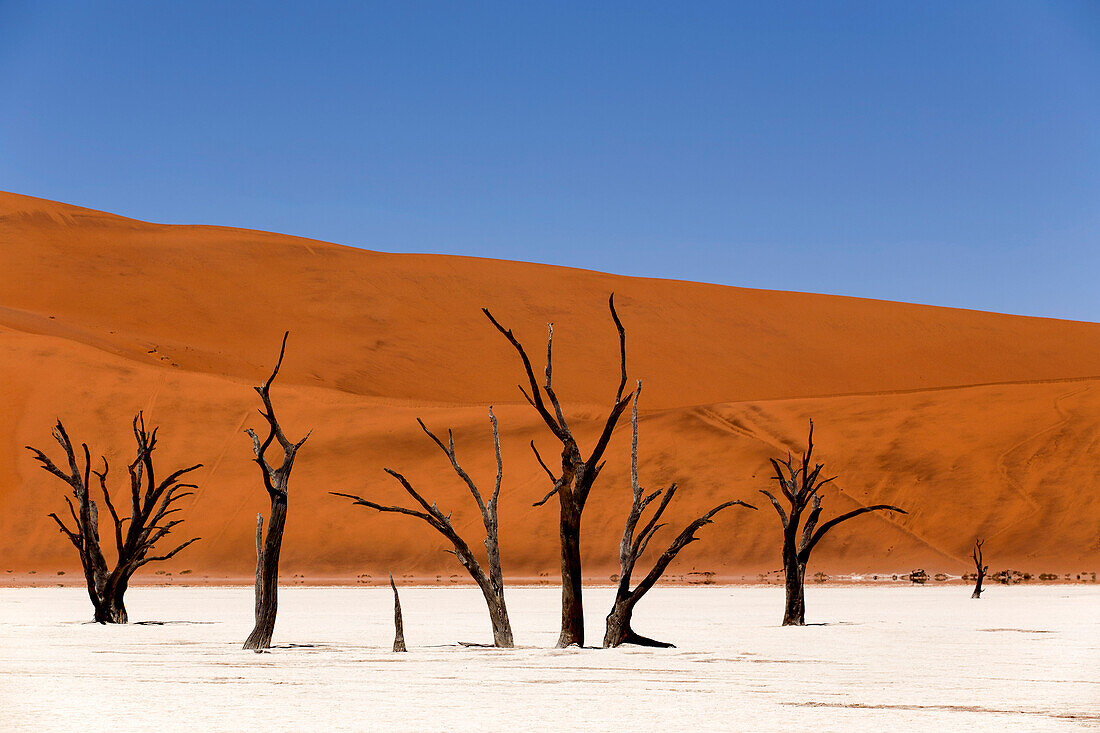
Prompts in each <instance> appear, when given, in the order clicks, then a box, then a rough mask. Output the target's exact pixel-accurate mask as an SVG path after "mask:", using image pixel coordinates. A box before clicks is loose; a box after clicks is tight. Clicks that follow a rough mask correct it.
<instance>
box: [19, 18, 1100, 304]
mask: <svg viewBox="0 0 1100 733" xmlns="http://www.w3.org/2000/svg"><path fill="white" fill-rule="evenodd" d="M314 5H317V6H319V7H314ZM277 8H278V9H277ZM0 189H3V190H8V191H15V192H18V193H25V194H29V195H33V196H41V197H44V198H50V199H56V200H60V201H65V202H68V203H74V204H80V205H83V206H89V207H92V208H96V209H103V210H107V211H111V212H114V213H119V214H124V215H127V216H133V217H137V218H140V219H146V220H151V221H158V222H170V223H202V224H224V225H230V226H240V227H248V228H256V229H267V230H274V231H279V232H287V233H291V234H300V235H304V236H310V237H314V238H317V239H324V240H329V241H334V242H339V243H342V244H348V245H353V246H359V247H367V248H370V249H378V250H385V251H392V252H443V253H454V254H467V255H477V256H483V257H497V258H506V259H515V260H530V261H536V262H548V263H553V264H562V265H572V266H577V267H585V268H592V269H597V270H604V271H609V272H616V273H623V274H630V275H646V276H654V277H666V278H680V279H688V280H703V281H709V282H717V283H723V284H730V285H742V286H749V287H761V288H774V289H780V290H802V291H812V292H825V293H837V294H843V295H858V296H865V297H872V298H884V299H890V300H903V301H910V302H919V303H932V304H936V305H950V306H960V307H965V308H977V309H982V310H994V311H1002V312H1009V313H1022V314H1028V315H1044V316H1054V317H1060V318H1074V319H1081V320H1092V321H1100V286H1098V284H1097V280H1098V278H1100V3H1096V2H1091V1H1088V2H1077V3H1074V2H1067V3H1040V2H1030V1H1029V2H1005V1H1003V0H997V1H996V2H960V3H953V2H927V3H926V2H906V3H901V2H884V1H881V0H876V1H874V2H858V3H857V2H845V3H824V2H822V3H805V2H798V3H792V4H790V5H783V4H776V3H755V2H754V3H745V4H740V5H739V4H733V3H714V4H708V3H674V2H667V3H648V2H629V3H622V4H616V3H576V4H572V3H562V2H546V3H539V4H535V3H517V2H509V3H499V4H496V3H459V2H441V3H417V2H392V3H348V4H340V3H317V4H313V3H300V4H298V5H296V6H294V8H291V9H286V8H281V7H278V4H276V3H255V4H248V3H223V2H195V1H193V0H192V1H189V2H163V3H158V2H131V3H112V2H91V1H88V2H63V1H51V2H33V3H32V2H17V1H14V0H0Z"/></svg>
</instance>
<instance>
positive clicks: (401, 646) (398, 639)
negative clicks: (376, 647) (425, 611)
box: [390, 573, 408, 652]
mask: <svg viewBox="0 0 1100 733" xmlns="http://www.w3.org/2000/svg"><path fill="white" fill-rule="evenodd" d="M390 587H391V588H393V650H394V651H395V652H407V651H408V649H406V648H405V620H404V619H403V618H402V617H401V599H400V598H399V597H398V596H397V585H396V584H395V583H394V582H393V573H390Z"/></svg>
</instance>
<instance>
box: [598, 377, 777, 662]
mask: <svg viewBox="0 0 1100 733" xmlns="http://www.w3.org/2000/svg"><path fill="white" fill-rule="evenodd" d="M641 393H642V383H641V382H638V383H637V387H636V388H635V390H634V402H633V404H632V405H631V409H630V427H631V441H630V486H631V488H632V489H633V492H634V501H633V503H631V505H630V513H629V514H627V517H626V526H625V528H624V529H623V539H622V542H621V543H620V544H619V585H618V588H617V589H616V591H615V602H614V604H613V605H612V607H611V613H609V614H607V631H606V633H605V634H604V637H603V645H604V647H615V646H619V645H620V644H638V645H640V646H655V647H671V646H673V645H672V644H669V643H667V642H663V641H655V640H653V639H649V638H647V637H645V636H642V635H641V634H638V633H636V632H635V631H634V630H633V629H632V628H631V626H630V619H631V616H633V614H634V606H635V605H637V603H638V601H640V600H641V598H642V596H644V595H645V594H646V593H647V592H648V591H649V589H650V588H652V587H653V586H654V584H656V582H657V581H658V580H660V578H661V575H662V574H663V573H664V572H665V569H666V568H668V566H669V563H671V562H672V561H673V559H675V557H676V555H678V554H679V552H680V550H682V549H684V548H685V547H687V546H688V545H689V544H690V543H692V542H694V541H696V540H697V539H699V538H698V537H696V536H695V533H696V532H697V531H699V529H700V528H702V527H703V526H704V525H707V524H710V523H712V522H713V521H714V520H713V517H714V515H716V514H717V513H718V512H720V511H722V510H723V509H727V508H729V507H731V506H743V507H747V508H748V509H756V507H754V506H752V505H751V504H746V503H745V502H743V501H727V502H725V503H723V504H719V505H718V506H716V507H714V508H713V509H711V510H710V511H708V512H707V513H706V514H704V515H703V516H701V517H699V518H698V519H696V520H695V521H693V522H692V523H691V524H689V525H688V526H686V527H684V529H683V531H681V532H680V534H678V535H677V536H676V539H675V540H673V541H672V544H671V545H669V547H668V549H667V550H665V551H664V552H663V553H661V556H660V557H659V558H657V562H656V563H654V565H653V569H652V570H650V571H649V573H648V574H647V575H646V576H645V578H643V579H642V581H641V582H640V583H638V585H637V586H635V587H634V588H633V589H631V587H630V578H631V575H632V574H633V573H634V566H635V564H636V563H637V562H638V558H640V557H641V556H642V554H643V553H644V552H645V550H646V546H647V545H648V544H649V541H650V540H651V539H652V538H653V535H654V534H656V533H657V530H659V529H660V528H661V527H664V526H665V525H664V524H658V522H660V520H661V516H662V515H663V514H664V512H665V509H667V508H668V505H669V504H670V503H672V497H673V496H674V495H675V494H676V484H675V483H673V484H672V485H671V486H669V487H668V488H667V489H658V490H657V491H654V492H653V493H652V494H648V495H646V494H645V491H644V490H643V489H642V487H641V486H640V485H639V484H638V396H639V395H640V394H641ZM657 499H660V500H661V503H660V504H658V505H657V510H656V511H655V512H654V513H653V516H651V517H650V518H649V521H648V522H646V524H645V526H644V527H643V528H642V531H641V532H639V533H638V534H637V535H635V531H636V529H637V527H638V522H639V521H641V518H642V513H643V512H644V511H645V509H646V507H648V506H649V505H650V504H651V503H653V502H654V501H656V500H657Z"/></svg>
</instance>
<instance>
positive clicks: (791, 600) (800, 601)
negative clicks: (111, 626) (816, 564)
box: [783, 552, 806, 626]
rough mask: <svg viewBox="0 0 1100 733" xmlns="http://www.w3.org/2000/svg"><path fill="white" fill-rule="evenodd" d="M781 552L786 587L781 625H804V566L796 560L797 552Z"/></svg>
mask: <svg viewBox="0 0 1100 733" xmlns="http://www.w3.org/2000/svg"><path fill="white" fill-rule="evenodd" d="M783 554H784V558H783V579H784V585H785V587H786V605H785V606H784V608H783V625H784V626H805V625H806V566H805V565H803V564H801V563H799V562H798V556H797V553H793V552H792V553H788V552H784V553H783Z"/></svg>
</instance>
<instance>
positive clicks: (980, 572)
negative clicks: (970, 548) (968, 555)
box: [970, 540, 989, 598]
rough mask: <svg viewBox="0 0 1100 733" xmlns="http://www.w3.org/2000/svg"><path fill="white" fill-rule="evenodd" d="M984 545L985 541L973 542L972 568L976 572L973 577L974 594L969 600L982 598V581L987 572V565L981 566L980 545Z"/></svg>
mask: <svg viewBox="0 0 1100 733" xmlns="http://www.w3.org/2000/svg"><path fill="white" fill-rule="evenodd" d="M984 544H985V540H974V555H973V557H974V567H975V568H976V570H977V574H976V575H975V576H974V592H973V593H971V594H970V597H971V598H981V597H982V581H983V580H985V574H986V572H987V571H988V570H989V566H988V565H983V564H982V545H984Z"/></svg>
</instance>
